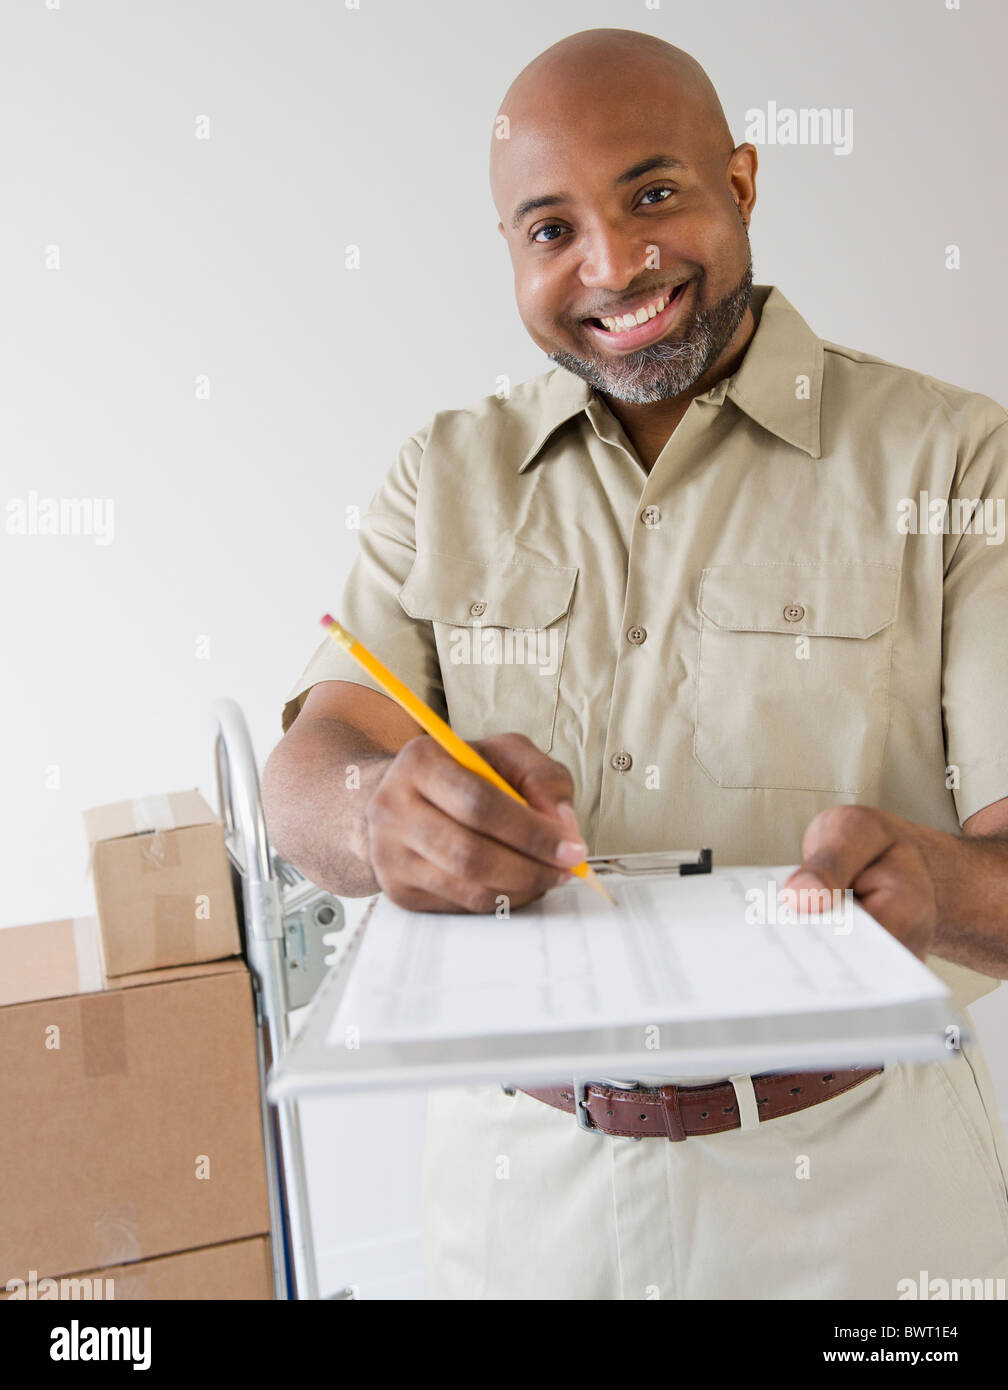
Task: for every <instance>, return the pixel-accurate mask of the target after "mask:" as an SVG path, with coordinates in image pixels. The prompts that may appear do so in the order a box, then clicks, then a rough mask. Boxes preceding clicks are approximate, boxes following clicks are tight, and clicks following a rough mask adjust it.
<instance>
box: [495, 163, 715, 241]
mask: <svg viewBox="0 0 1008 1390" xmlns="http://www.w3.org/2000/svg"><path fill="white" fill-rule="evenodd" d="M655 169H686V170H688V169H689V165H688V164H685V163H684V162H683V161H682V160H681V159H677V158H676V157H675V155H674V154H656V155H652V156H651V158H650V159H642V160H641V161H640V163H639V164H634V165H633V166H632V168H630V169H626V170H625V171H624V172H623V173H622V174H620V176H619V177H618V178H617V179H616V181H615V186H616V187H617V188H619V187H620V186H621V185H622V184H625V183H633V182H634V180H635V179H639V178H643V176H644V175H645V174H650V173H651V172H652V171H653V170H655ZM567 202H570V194H569V193H546V194H544V195H543V196H542V197H541V198H526V199H525V201H524V202H522V203H519V204H518V206H517V208H516V209H515V215H514V221H513V222H512V223H511V228H512V230H515V229H516V228H517V227H519V226H520V225H521V223H522V222H524V220H525V218H526V217H528V215H529V213H530V212H535V211H536V209H537V208H552V207H556V206H557V204H559V203H567Z"/></svg>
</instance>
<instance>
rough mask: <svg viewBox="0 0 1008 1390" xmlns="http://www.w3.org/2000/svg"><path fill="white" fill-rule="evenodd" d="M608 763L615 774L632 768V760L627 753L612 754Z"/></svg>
mask: <svg viewBox="0 0 1008 1390" xmlns="http://www.w3.org/2000/svg"><path fill="white" fill-rule="evenodd" d="M609 762H610V763H611V764H612V766H613V767H614V768H615V769H616V771H617V772H628V771H629V770H630V768H631V767H633V758H631V756H630V754H629V753H614V754H613V755H612V757H611V758H610V759H609Z"/></svg>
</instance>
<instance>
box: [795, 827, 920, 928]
mask: <svg viewBox="0 0 1008 1390" xmlns="http://www.w3.org/2000/svg"><path fill="white" fill-rule="evenodd" d="M894 820H895V818H890V817H888V816H887V815H886V813H885V812H882V811H877V810H876V809H875V808H874V807H867V806H831V807H829V808H828V809H827V810H825V811H820V812H819V814H818V815H817V816H816V817H815V818H814V819H813V820H812V821H810V822H809V825H808V828H807V829H806V831H805V834H804V836H803V837H802V862H801V865H800V866H799V868H798V869H796V870H795V872H794V873H793V874H792V875H791V877H790V878H789V879H788V880H787V882H786V883H785V885H784V888H783V890H782V891H783V893H784V895H785V896H786V897H789V898H792V897H796V893H797V892H800V893H801V895H802V899H803V900H804V901H805V902H806V903H807V905H808V908H809V910H811V911H825V910H827V909H828V907H829V903H830V901H831V897H832V891H833V889H836V888H841V889H842V888H850V887H853V884H854V880H855V878H856V877H857V876H858V874H860V873H862V872H863V871H864V870H865V869H866V868H867V867H868V865H869V864H871V863H873V862H874V860H876V859H877V858H878V857H879V856H880V855H882V854H884V853H885V852H886V850H888V849H889V848H890V847H891V846H892V845H893V844H894V843H895V838H896V836H895V826H894V825H893V824H892V823H891V822H892V821H894Z"/></svg>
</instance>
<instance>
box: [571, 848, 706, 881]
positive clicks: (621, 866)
mask: <svg viewBox="0 0 1008 1390" xmlns="http://www.w3.org/2000/svg"><path fill="white" fill-rule="evenodd" d="M586 862H587V863H588V864H590V865H591V867H592V868H593V869H594V870H595V872H596V873H597V874H600V875H602V876H605V875H606V874H620V875H621V876H622V877H624V878H636V877H638V876H639V875H641V874H709V873H710V871H711V869H712V868H713V866H714V854H713V851H712V850H709V849H663V850H654V851H653V852H651V853H648V852H647V851H644V852H643V853H638V852H634V853H633V854H599V855H594V856H593V857H591V858H589V859H588V860H587V861H586Z"/></svg>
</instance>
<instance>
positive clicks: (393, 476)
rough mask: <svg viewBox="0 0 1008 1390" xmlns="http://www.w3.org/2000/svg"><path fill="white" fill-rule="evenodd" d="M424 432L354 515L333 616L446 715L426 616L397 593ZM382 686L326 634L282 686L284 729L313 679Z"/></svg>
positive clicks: (409, 546) (405, 566)
mask: <svg viewBox="0 0 1008 1390" xmlns="http://www.w3.org/2000/svg"><path fill="white" fill-rule="evenodd" d="M423 443H424V432H421V433H420V434H416V435H412V436H411V437H410V438H409V439H408V440H407V441H406V443H405V444H404V445H403V447H402V448H401V449H400V451H399V454H398V457H397V458H396V461H395V463H394V464H393V466H392V467H391V468H390V469H389V471H388V473H387V474H386V475H385V478H384V480H383V482H382V484H381V486H380V487H379V489H378V491H377V492H376V493H375V495H374V497H373V498H372V499H371V502H370V505H369V506H368V510H367V513H366V515H365V516H364V518H363V519H362V521H361V528H360V537H359V550H358V554H357V557H356V559H355V560H354V563H353V566H352V568H351V570H350V574H349V575H348V577H347V580H346V583H345V585H344V587H343V593H342V596H341V599H340V607H339V611H338V613H337V614H336V616H337V617H338V618H339V620H340V622H341V623H342V624H343V626H344V627H346V628H347V629H348V630H349V631H350V632H352V633H353V634H354V636H355V637H357V638H359V639H360V641H361V642H362V643H363V644H364V645H365V646H366V647H368V648H369V649H370V650H371V651H372V652H373V653H374V655H375V656H376V657H378V659H379V661H382V662H384V664H385V665H386V666H387V667H388V668H389V670H390V671H392V672H393V673H394V674H395V675H397V676H398V677H399V679H400V680H401V681H403V682H404V683H405V684H406V685H408V686H409V688H410V689H411V690H412V691H413V692H414V693H415V694H416V695H419V696H420V698H421V699H422V700H424V701H425V702H426V703H427V704H428V705H430V706H431V708H432V709H434V710H436V711H437V713H438V714H440V715H441V716H442V717H446V710H445V699H444V689H443V686H442V682H441V668H440V665H439V663H438V658H437V648H436V645H435V640H434V632H433V628H432V626H431V624H430V623H429V622H425V621H423V620H420V619H416V618H411V617H409V616H408V615H407V613H406V612H405V611H404V610H403V608H402V606H401V605H400V603H399V599H398V594H399V590H400V589H401V588H402V586H403V584H404V583H405V581H406V578H407V576H408V574H409V572H410V570H411V569H412V568H413V563H414V561H415V560H416V514H417V498H418V494H419V486H420V464H421V459H422V456H423ZM334 680H338V681H352V682H353V683H354V684H355V685H363V686H366V687H367V688H368V689H370V690H377V691H381V686H380V685H378V683H377V682H376V681H374V680H373V679H372V678H371V677H370V676H369V675H368V673H367V672H366V671H365V670H364V669H363V668H362V667H360V666H358V664H357V662H356V661H354V659H353V657H351V656H349V655H348V654H347V652H345V651H344V650H343V649H342V647H340V646H339V645H338V644H337V643H336V642H334V641H333V640H332V638H331V637H328V636H327V637H325V638H323V640H322V643H321V644H320V646H319V647H318V649H317V650H316V651H315V653H314V654H313V655H312V657H311V659H310V661H309V662H308V665H307V666H306V667H305V669H304V670H303V671H302V673H301V675H300V676H299V677H298V679H297V680H296V681H295V683H294V685H293V687H292V688H291V691H290V693H289V694H288V696H287V698H286V700H285V702H284V708H283V714H282V716H281V722H282V726H283V732H284V733H286V732H287V730H288V729H289V728H290V726H291V724H293V722H294V720H295V719H296V718H297V716H298V714H299V713H300V712H301V707H302V705H303V704H304V699H305V696H306V695H307V694H308V691H309V690H310V689H311V687H312V686H313V685H317V684H318V682H319V681H334Z"/></svg>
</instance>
